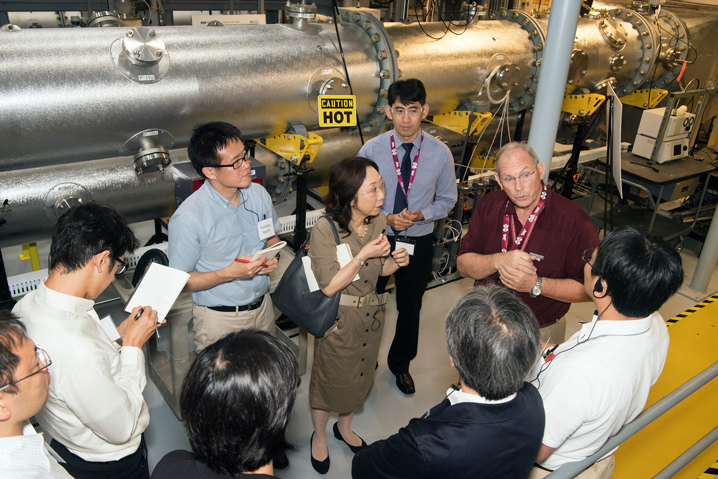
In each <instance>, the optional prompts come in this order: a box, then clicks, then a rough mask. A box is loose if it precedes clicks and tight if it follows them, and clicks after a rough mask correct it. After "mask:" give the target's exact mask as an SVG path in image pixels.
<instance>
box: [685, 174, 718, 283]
mask: <svg viewBox="0 0 718 479" xmlns="http://www.w3.org/2000/svg"><path fill="white" fill-rule="evenodd" d="M706 181H707V180H706ZM717 260H718V208H716V211H715V213H713V220H711V226H710V228H709V229H708V234H707V235H706V239H705V241H703V250H702V251H701V255H700V257H699V258H698V264H697V265H696V270H695V272H694V273H693V279H692V280H691V286H690V288H691V289H692V290H693V291H698V292H705V291H706V289H708V283H709V282H710V280H711V276H712V275H713V270H714V269H715V267H716V261H717Z"/></svg>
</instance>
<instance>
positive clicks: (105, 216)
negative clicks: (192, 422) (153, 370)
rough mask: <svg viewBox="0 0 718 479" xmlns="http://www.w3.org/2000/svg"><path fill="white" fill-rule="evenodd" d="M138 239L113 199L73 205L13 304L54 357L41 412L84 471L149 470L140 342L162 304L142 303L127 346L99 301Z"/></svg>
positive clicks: (128, 474)
mask: <svg viewBox="0 0 718 479" xmlns="http://www.w3.org/2000/svg"><path fill="white" fill-rule="evenodd" d="M137 243H138V242H137V238H136V237H135V235H134V233H133V232H132V230H131V229H130V227H129V226H128V225H127V223H126V222H125V219H124V218H123V217H122V216H120V214H119V213H117V212H116V211H115V210H114V209H112V208H109V207H106V206H100V205H98V204H96V203H88V204H84V205H80V206H77V207H75V208H72V209H71V210H70V211H68V212H67V213H65V214H64V215H63V216H62V217H61V218H60V219H59V220H58V221H57V224H55V228H54V231H53V234H52V245H51V246H50V274H49V275H48V277H47V278H46V279H44V280H43V282H42V283H41V284H40V285H39V286H38V288H37V290H35V291H32V292H30V293H28V294H27V295H26V296H25V297H24V298H22V299H21V300H20V301H19V302H18V303H17V305H15V308H14V309H13V312H14V313H15V314H17V315H18V316H19V317H20V318H21V319H22V320H23V322H24V323H25V325H26V326H27V331H28V336H29V337H30V338H32V339H33V340H34V341H36V342H37V343H38V344H42V347H43V348H45V349H46V350H47V352H48V354H49V355H50V357H51V358H52V359H53V361H54V362H53V366H52V381H51V382H50V395H49V398H48V400H47V402H46V403H45V406H44V407H43V408H42V410H41V411H40V412H39V413H38V414H37V415H36V416H35V417H36V419H37V421H38V423H39V424H40V426H41V427H42V429H43V431H44V432H45V433H46V434H47V435H48V436H50V437H51V438H52V441H51V442H50V446H51V447H52V448H53V449H54V450H55V451H56V452H57V453H58V454H59V456H60V457H61V458H62V459H63V460H64V461H65V464H63V467H65V469H67V471H68V472H69V473H70V474H71V475H72V476H73V477H75V478H76V479H80V478H87V479H97V478H118V479H119V478H138V479H139V478H148V477H149V469H148V465H147V447H146V445H145V441H144V439H143V436H142V433H143V432H144V430H145V428H147V424H148V423H149V421H150V415H149V412H148V410H147V404H146V403H145V400H144V398H143V397H142V391H143V389H144V387H145V384H146V382H147V380H146V378H145V357H144V354H143V353H142V345H143V344H144V343H145V342H146V341H147V340H148V339H149V338H150V337H151V336H152V334H154V332H155V327H156V324H157V312H156V311H153V310H152V308H151V307H149V306H144V307H142V308H140V307H139V306H138V307H136V308H134V309H133V310H132V312H131V313H130V315H129V316H128V317H127V319H125V320H124V321H123V322H122V324H120V326H118V328H117V330H118V332H119V333H120V336H121V337H122V347H120V346H119V345H118V344H117V343H115V342H113V341H111V340H110V338H109V337H108V336H107V334H106V333H105V331H104V330H103V328H102V326H101V324H100V318H99V316H98V315H97V313H96V312H95V310H94V305H95V302H94V299H95V298H97V297H98V296H99V295H100V294H101V293H102V292H103V291H104V290H105V289H106V288H107V287H108V286H109V285H110V283H111V282H112V281H113V280H114V278H115V274H119V273H122V272H124V271H125V269H126V268H127V265H126V264H125V261H124V259H125V254H126V253H129V252H132V251H134V249H135V248H136V247H137ZM138 313H141V314H140V315H139V317H137V318H136V319H135V317H136V316H137V314H138Z"/></svg>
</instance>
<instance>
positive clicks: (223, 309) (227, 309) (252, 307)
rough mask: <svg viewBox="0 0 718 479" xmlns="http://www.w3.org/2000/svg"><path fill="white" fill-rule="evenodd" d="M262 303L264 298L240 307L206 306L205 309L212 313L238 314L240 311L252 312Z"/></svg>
mask: <svg viewBox="0 0 718 479" xmlns="http://www.w3.org/2000/svg"><path fill="white" fill-rule="evenodd" d="M263 301H264V296H262V297H261V298H259V299H257V300H255V301H252V302H251V303H249V304H245V305H242V306H207V309H211V310H212V311H219V312H220V313H238V312H240V311H254V310H255V309H257V308H259V307H260V306H261V305H262V302H263Z"/></svg>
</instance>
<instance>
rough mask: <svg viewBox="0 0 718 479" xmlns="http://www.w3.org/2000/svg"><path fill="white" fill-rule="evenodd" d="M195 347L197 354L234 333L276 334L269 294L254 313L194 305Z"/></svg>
mask: <svg viewBox="0 0 718 479" xmlns="http://www.w3.org/2000/svg"><path fill="white" fill-rule="evenodd" d="M192 316H193V319H194V326H193V327H192V329H193V331H194V346H195V350H196V351H197V352H199V351H201V350H202V349H204V348H206V347H207V346H209V345H210V344H212V343H214V342H216V341H217V340H218V339H219V338H221V337H223V336H226V335H227V334H229V333H231V332H233V331H239V330H242V329H259V330H262V331H267V332H269V333H272V334H274V333H275V325H274V306H273V305H272V298H271V297H270V296H269V293H267V294H265V295H264V301H263V302H262V305H261V306H260V307H259V308H257V309H255V310H253V311H239V312H228V313H225V312H221V311H213V310H211V309H209V308H207V307H205V306H199V305H196V304H195V305H193V306H192Z"/></svg>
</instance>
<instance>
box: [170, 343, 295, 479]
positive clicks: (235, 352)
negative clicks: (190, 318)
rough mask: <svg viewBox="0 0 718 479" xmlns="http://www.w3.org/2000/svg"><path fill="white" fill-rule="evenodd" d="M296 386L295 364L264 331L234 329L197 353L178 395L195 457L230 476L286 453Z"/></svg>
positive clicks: (289, 446)
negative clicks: (285, 434) (287, 429)
mask: <svg viewBox="0 0 718 479" xmlns="http://www.w3.org/2000/svg"><path fill="white" fill-rule="evenodd" d="M298 386H299V373H298V366H297V360H296V359H295V357H294V355H293V354H292V352H291V351H290V350H289V348H288V347H287V346H286V345H284V344H283V343H282V342H281V341H280V340H278V339H277V338H275V337H274V336H272V335H271V334H269V333H267V332H264V331H256V330H242V331H237V332H234V333H230V334H228V335H227V336H225V337H223V338H222V339H220V340H219V341H217V342H216V343H214V344H212V345H210V346H208V347H207V348H205V349H203V350H202V351H201V352H200V353H199V355H198V356H197V359H196V360H195V361H194V363H193V364H192V366H191V367H190V369H189V372H188V373H187V376H186V377H185V380H184V384H183V386H182V393H181V395H180V412H181V415H182V420H183V422H184V425H185V429H186V430H187V436H188V437H189V442H190V445H191V446H192V450H193V451H194V453H195V455H196V456H197V458H198V459H199V460H200V461H202V462H204V463H205V464H206V465H207V467H209V468H210V469H211V470H213V471H215V472H216V473H218V474H226V475H228V476H232V477H234V476H238V475H239V474H241V473H243V472H251V471H254V470H257V469H259V468H260V467H262V466H264V465H265V464H268V463H269V462H270V461H271V460H272V457H275V456H278V455H280V454H281V453H283V452H284V451H286V450H287V449H292V448H293V447H292V446H291V445H290V444H289V443H288V442H287V441H286V439H285V436H284V432H285V428H286V426H287V423H288V422H289V416H290V414H291V412H292V407H293V406H294V398H295V395H296V392H297V387H298Z"/></svg>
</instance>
